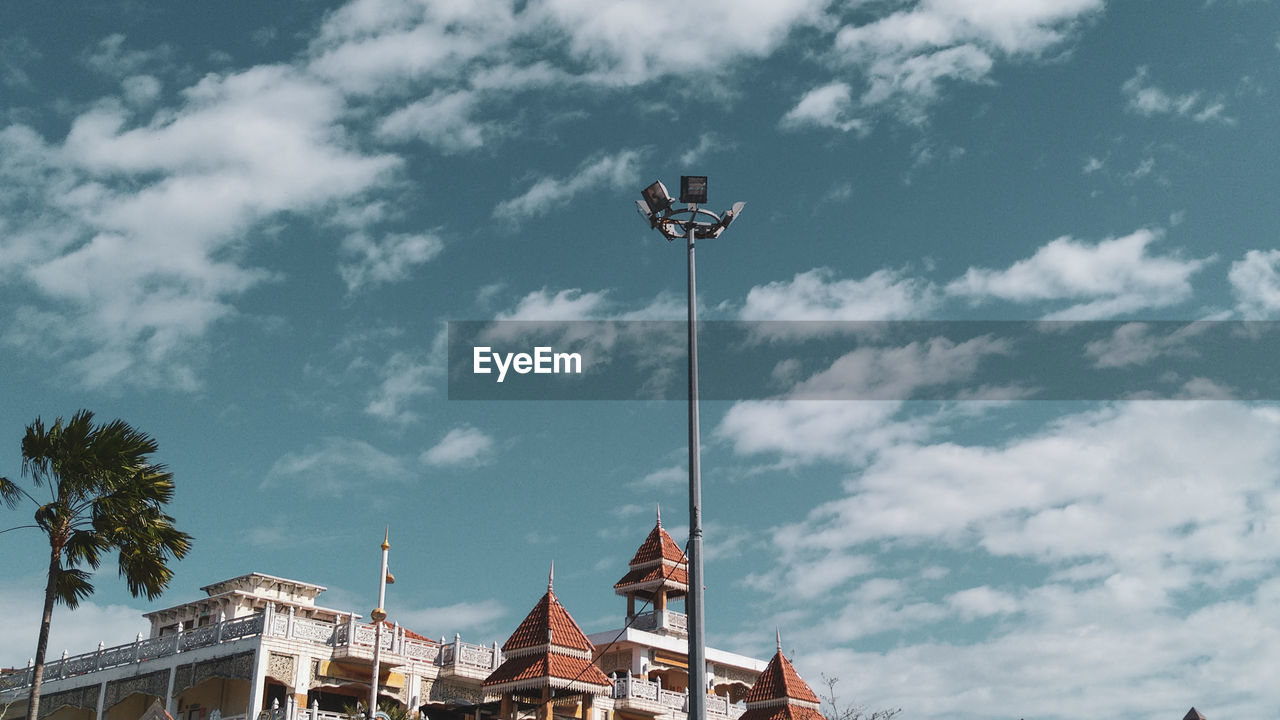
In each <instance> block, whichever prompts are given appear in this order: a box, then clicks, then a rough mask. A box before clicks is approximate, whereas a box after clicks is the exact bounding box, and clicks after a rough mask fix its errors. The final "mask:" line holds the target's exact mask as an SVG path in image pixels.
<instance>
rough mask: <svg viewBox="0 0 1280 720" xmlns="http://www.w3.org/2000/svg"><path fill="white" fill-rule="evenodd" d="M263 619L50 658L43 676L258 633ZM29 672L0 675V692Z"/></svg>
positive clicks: (25, 680) (26, 681)
mask: <svg viewBox="0 0 1280 720" xmlns="http://www.w3.org/2000/svg"><path fill="white" fill-rule="evenodd" d="M263 620H264V616H262V615H253V616H250V617H245V618H240V619H238V620H226V621H223V622H220V623H215V624H213V625H207V626H205V627H202V628H196V629H194V630H189V631H185V632H179V633H176V634H174V635H164V636H161V637H157V638H146V639H139V640H135V641H134V642H131V643H126V644H124V645H115V646H112V647H109V648H102V649H100V650H95V651H93V652H87V653H81V654H79V655H70V656H67V657H64V658H58V659H55V660H49V661H46V662H45V665H44V679H45V680H46V681H52V680H59V679H61V678H67V677H74V676H76V675H85V674H87V673H91V672H97V671H99V670H106V669H109V668H113V667H120V666H122V665H132V664H134V663H140V662H145V661H147V660H154V659H156V658H162V657H166V656H169V655H174V654H176V653H180V652H185V651H187V650H193V649H196V648H202V647H209V646H212V645H217V644H219V643H224V642H229V641H232V640H238V639H240V638H242V637H249V636H252V635H261V634H262V625H263ZM32 675H33V670H32V668H25V669H23V670H18V671H16V672H12V673H8V674H5V675H0V692H3V691H5V690H13V689H15V688H23V687H28V686H30V685H31V679H32Z"/></svg>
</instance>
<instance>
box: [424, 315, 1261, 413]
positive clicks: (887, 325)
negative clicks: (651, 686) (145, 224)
mask: <svg viewBox="0 0 1280 720" xmlns="http://www.w3.org/2000/svg"><path fill="white" fill-rule="evenodd" d="M1277 351H1280V323H1275V322H1217V321H1197V322H1174V321H1158V322H1040V321H1035V322H994V321H992V322H968V321H962V322H947V321H893V322H718V321H712V322H702V323H699V324H698V356H699V358H698V359H699V389H700V393H699V394H700V397H701V398H702V399H704V400H762V399H793V400H891V401H902V400H930V401H954V400H987V401H992V400H1094V401H1098V400H1136V399H1150V400H1175V399H1221V400H1227V399H1236V400H1275V399H1280V378H1278V377H1277V363H1276V358H1277V356H1278V353H1277ZM687 362H688V361H687V334H686V325H685V323H683V322H665V321H571V322H523V321H520V322H517V321H488V322H486V321H460V322H451V323H449V381H448V388H449V399H450V400H684V399H685V398H686V397H687V392H688V388H687V379H686V378H687Z"/></svg>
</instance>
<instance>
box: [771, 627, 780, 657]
mask: <svg viewBox="0 0 1280 720" xmlns="http://www.w3.org/2000/svg"><path fill="white" fill-rule="evenodd" d="M773 631H774V632H775V633H777V634H778V652H779V653H781V652H782V631H781V630H779V629H778V626H777V625H775V626H773Z"/></svg>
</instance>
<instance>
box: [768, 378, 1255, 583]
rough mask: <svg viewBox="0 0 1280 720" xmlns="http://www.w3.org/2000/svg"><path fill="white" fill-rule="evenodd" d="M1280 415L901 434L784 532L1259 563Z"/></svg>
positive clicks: (835, 543) (1165, 565)
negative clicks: (988, 442) (962, 435)
mask: <svg viewBox="0 0 1280 720" xmlns="http://www.w3.org/2000/svg"><path fill="white" fill-rule="evenodd" d="M1277 427H1280V418H1277V416H1276V415H1275V413H1274V412H1271V411H1269V410H1265V409H1253V408H1250V407H1247V406H1243V405H1237V404H1233V403H1225V402H1207V403H1195V402H1182V403H1165V402H1152V403H1128V404H1123V405H1119V406H1116V407H1113V408H1108V409H1104V410H1100V411H1096V412H1085V413H1080V414H1077V415H1072V416H1068V417H1066V418H1064V419H1062V420H1060V421H1058V422H1056V423H1054V424H1052V425H1051V426H1050V427H1048V428H1047V429H1045V430H1043V431H1041V432H1039V433H1037V434H1033V435H1030V436H1027V437H1024V438H1021V439H1015V440H1011V441H1009V442H1008V443H1006V444H1004V445H1002V446H998V447H980V446H975V447H966V446H961V445H957V444H953V443H939V444H931V445H914V444H908V443H899V444H898V445H896V446H894V447H892V448H885V449H883V450H882V451H881V452H880V453H878V454H877V455H876V457H875V459H874V460H873V461H872V463H871V465H870V466H869V467H867V469H866V470H865V471H863V472H861V473H860V474H859V475H858V476H857V477H856V478H853V479H851V480H850V483H849V493H850V494H849V495H848V497H846V498H843V499H841V500H837V501H834V502H831V503H828V504H826V505H824V506H822V507H819V508H817V509H815V510H814V511H813V512H811V513H810V516H809V518H808V519H807V520H806V521H805V522H804V523H802V524H797V525H792V526H787V527H785V528H783V529H781V530H780V531H779V533H778V536H777V538H778V540H779V542H780V544H781V545H783V546H784V547H788V548H793V549H798V548H809V549H822V550H828V551H845V550H848V549H849V548H854V547H857V546H859V545H860V544H862V543H865V542H875V541H880V540H888V539H899V540H901V539H905V538H915V539H918V540H919V539H925V538H929V539H933V540H941V541H944V542H946V543H949V544H956V545H958V546H960V547H975V546H976V547H981V548H982V549H983V550H984V551H986V552H989V553H992V554H994V555H1011V556H1020V557H1026V558H1029V559H1034V560H1037V561H1041V562H1046V563H1050V564H1056V563H1063V562H1077V561H1083V560H1090V559H1097V558H1105V559H1107V560H1108V561H1109V562H1110V563H1111V565H1112V567H1113V568H1115V569H1116V570H1118V571H1122V572H1126V573H1129V574H1132V575H1135V576H1138V577H1146V576H1149V575H1151V574H1152V573H1157V574H1158V575H1159V577H1158V578H1156V579H1158V580H1160V581H1164V582H1175V583H1186V582H1190V581H1191V580H1190V578H1191V577H1192V574H1191V573H1190V572H1189V570H1190V569H1191V568H1192V567H1195V568H1196V569H1197V570H1198V572H1199V573H1200V577H1201V578H1202V579H1203V578H1205V577H1213V576H1214V575H1219V576H1242V577H1257V576H1258V575H1259V574H1260V573H1261V572H1263V571H1266V569H1267V568H1268V567H1269V565H1268V564H1267V563H1268V562H1269V561H1268V560H1267V559H1266V558H1268V557H1271V556H1272V553H1274V552H1275V551H1277V550H1280V529H1273V528H1271V527H1270V525H1271V524H1270V523H1269V522H1268V520H1267V518H1268V516H1269V514H1270V513H1271V512H1273V511H1274V509H1275V508H1280V490H1277V489H1276V487H1275V485H1274V480H1275V479H1276V478H1277V474H1276V470H1275V467H1276V466H1275V465H1274V461H1275V459H1276V458H1277V456H1280V442H1277V440H1276V438H1277V437H1280V435H1278V434H1276V433H1275V430H1276V428H1277ZM1210 478H1211V480H1209V479H1210Z"/></svg>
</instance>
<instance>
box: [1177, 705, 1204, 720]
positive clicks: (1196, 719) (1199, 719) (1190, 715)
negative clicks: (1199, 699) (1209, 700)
mask: <svg viewBox="0 0 1280 720" xmlns="http://www.w3.org/2000/svg"><path fill="white" fill-rule="evenodd" d="M1182 720H1208V719H1207V718H1206V717H1205V716H1203V715H1201V714H1200V711H1199V710H1197V709H1195V708H1194V707H1193V708H1191V709H1190V710H1188V711H1187V714H1186V716H1184V717H1183V718H1182Z"/></svg>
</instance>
